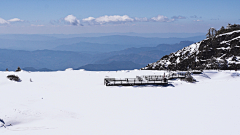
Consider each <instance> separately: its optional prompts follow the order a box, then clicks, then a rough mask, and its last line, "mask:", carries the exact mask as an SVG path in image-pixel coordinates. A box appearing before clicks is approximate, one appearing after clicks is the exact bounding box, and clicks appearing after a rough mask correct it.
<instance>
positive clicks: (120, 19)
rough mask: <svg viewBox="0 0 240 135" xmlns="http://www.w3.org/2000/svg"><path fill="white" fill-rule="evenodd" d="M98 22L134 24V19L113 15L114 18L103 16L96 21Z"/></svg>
mask: <svg viewBox="0 0 240 135" xmlns="http://www.w3.org/2000/svg"><path fill="white" fill-rule="evenodd" d="M95 21H96V22H98V23H100V24H102V23H108V22H132V21H134V19H132V18H130V17H129V16H127V15H123V16H120V15H113V16H107V15H105V16H101V17H98V18H96V19H95Z"/></svg>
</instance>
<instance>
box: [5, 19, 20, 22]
mask: <svg viewBox="0 0 240 135" xmlns="http://www.w3.org/2000/svg"><path fill="white" fill-rule="evenodd" d="M8 22H23V20H21V19H19V18H13V19H10V20H8Z"/></svg>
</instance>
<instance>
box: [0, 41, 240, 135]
mask: <svg viewBox="0 0 240 135" xmlns="http://www.w3.org/2000/svg"><path fill="white" fill-rule="evenodd" d="M197 47H198V44H195V45H192V47H189V48H192V51H194V49H193V48H197ZM163 72H164V71H152V70H132V71H118V72H116V71H111V72H109V71H102V72H90V71H82V70H67V71H59V72H26V71H21V72H17V73H16V72H0V95H1V98H0V103H1V104H0V109H1V111H0V119H3V120H4V121H5V123H6V125H8V124H12V126H7V127H6V128H4V127H1V128H0V134H1V135H20V134H24V135H46V134H51V135H53V134H54V135H55V134H62V135H66V134H67V135H79V134H83V135H90V134H92V135H96V134H97V135H123V134H124V135H133V134H137V135H159V134H171V135H176V134H184V135H193V134H194V135H198V134H199V135H203V134H209V135H213V134H217V135H226V134H239V133H240V129H239V126H240V123H239V121H240V105H239V102H240V98H239V97H240V91H239V89H238V82H239V81H240V72H239V71H237V72H236V71H220V72H218V71H210V70H209V71H207V70H206V71H204V72H203V74H200V75H193V77H194V78H195V79H196V80H197V82H196V83H187V82H184V81H180V80H173V81H170V83H171V85H169V86H167V87H161V86H141V87H136V86H133V87H132V86H128V87H117V86H112V87H111V86H109V87H106V86H104V82H103V79H104V78H105V77H118V78H126V77H136V76H137V75H158V74H163ZM12 74H15V75H17V76H19V77H20V79H21V82H14V81H10V80H8V79H7V78H6V76H7V75H12ZM30 79H31V81H30ZM213 84H214V85H213ZM0 125H1V124H0Z"/></svg>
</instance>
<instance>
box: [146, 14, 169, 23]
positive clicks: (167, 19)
mask: <svg viewBox="0 0 240 135" xmlns="http://www.w3.org/2000/svg"><path fill="white" fill-rule="evenodd" d="M151 20H152V21H156V22H171V21H173V20H170V19H169V18H167V17H166V16H163V15H158V16H157V17H152V18H151Z"/></svg>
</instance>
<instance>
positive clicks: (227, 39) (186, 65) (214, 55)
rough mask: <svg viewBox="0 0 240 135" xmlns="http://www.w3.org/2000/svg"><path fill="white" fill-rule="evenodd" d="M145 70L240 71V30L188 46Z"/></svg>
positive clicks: (149, 65)
mask: <svg viewBox="0 0 240 135" xmlns="http://www.w3.org/2000/svg"><path fill="white" fill-rule="evenodd" d="M143 69H171V70H188V69H240V30H235V31H232V32H228V33H225V34H220V35H218V36H216V37H215V38H214V39H213V40H210V39H205V40H203V41H200V42H198V43H195V44H192V45H190V46H187V47H185V48H183V49H181V50H179V51H177V52H174V53H171V54H170V55H166V56H164V57H162V58H161V59H160V60H159V61H157V62H155V63H152V64H148V65H147V66H146V67H145V68H143Z"/></svg>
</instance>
